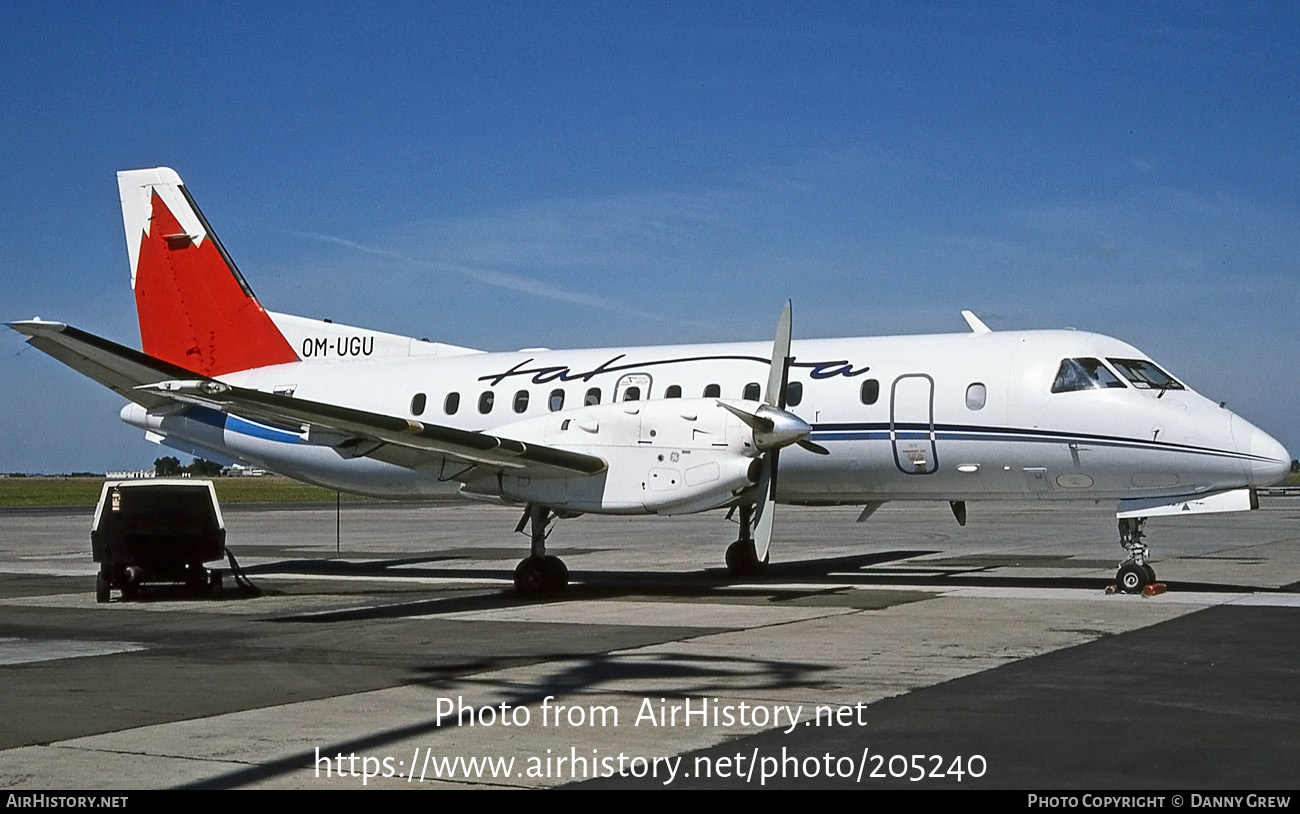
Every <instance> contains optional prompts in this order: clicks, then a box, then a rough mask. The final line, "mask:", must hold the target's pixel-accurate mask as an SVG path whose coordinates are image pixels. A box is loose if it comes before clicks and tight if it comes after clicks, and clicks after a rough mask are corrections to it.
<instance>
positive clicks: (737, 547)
mask: <svg viewBox="0 0 1300 814" xmlns="http://www.w3.org/2000/svg"><path fill="white" fill-rule="evenodd" d="M753 528H754V507H753V506H752V505H742V506H740V539H738V540H736V542H734V543H732V544H731V545H729V546H727V570H728V571H730V572H731V575H732V576H733V577H752V576H757V575H758V574H761V573H763V571H764V569H766V568H767V557H766V556H764V557H763V559H762V560H761V561H760V560H759V559H758V555H757V554H756V553H755V551H754V532H753Z"/></svg>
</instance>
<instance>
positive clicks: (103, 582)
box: [95, 571, 109, 605]
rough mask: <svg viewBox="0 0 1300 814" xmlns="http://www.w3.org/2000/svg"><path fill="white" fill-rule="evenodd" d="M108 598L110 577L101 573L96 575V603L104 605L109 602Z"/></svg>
mask: <svg viewBox="0 0 1300 814" xmlns="http://www.w3.org/2000/svg"><path fill="white" fill-rule="evenodd" d="M108 596H109V585H108V577H106V576H104V572H103V571H100V572H99V573H98V574H95V601H96V602H98V603H99V604H101V605H102V604H104V603H105V602H107V601H108Z"/></svg>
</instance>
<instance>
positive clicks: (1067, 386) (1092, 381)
mask: <svg viewBox="0 0 1300 814" xmlns="http://www.w3.org/2000/svg"><path fill="white" fill-rule="evenodd" d="M1124 386H1125V385H1124V382H1122V381H1120V380H1119V378H1118V377H1117V376H1116V375H1115V374H1114V373H1111V372H1110V368H1108V367H1106V366H1105V365H1103V364H1102V363H1101V360H1100V359H1087V358H1084V359H1062V360H1061V367H1060V368H1059V369H1058V370H1057V371H1056V380H1055V381H1053V382H1052V392H1053V393H1073V392H1074V391H1076V390H1102V389H1104V388H1107V387H1124Z"/></svg>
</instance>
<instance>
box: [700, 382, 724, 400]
mask: <svg viewBox="0 0 1300 814" xmlns="http://www.w3.org/2000/svg"><path fill="white" fill-rule="evenodd" d="M721 395H722V388H721V387H719V386H717V385H716V384H706V385H705V386H704V397H705V398H706V399H716V398H717V397H718V396H721Z"/></svg>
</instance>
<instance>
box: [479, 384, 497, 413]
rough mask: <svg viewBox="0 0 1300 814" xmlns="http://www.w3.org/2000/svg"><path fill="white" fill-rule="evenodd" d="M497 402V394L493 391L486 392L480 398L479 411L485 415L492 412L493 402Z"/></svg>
mask: <svg viewBox="0 0 1300 814" xmlns="http://www.w3.org/2000/svg"><path fill="white" fill-rule="evenodd" d="M495 400H496V394H495V393H493V392H492V391H491V390H484V391H483V393H482V395H480V396H479V397H478V411H479V412H480V413H482V414H483V415H487V414H488V413H490V412H492V402H493V401H495Z"/></svg>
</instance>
